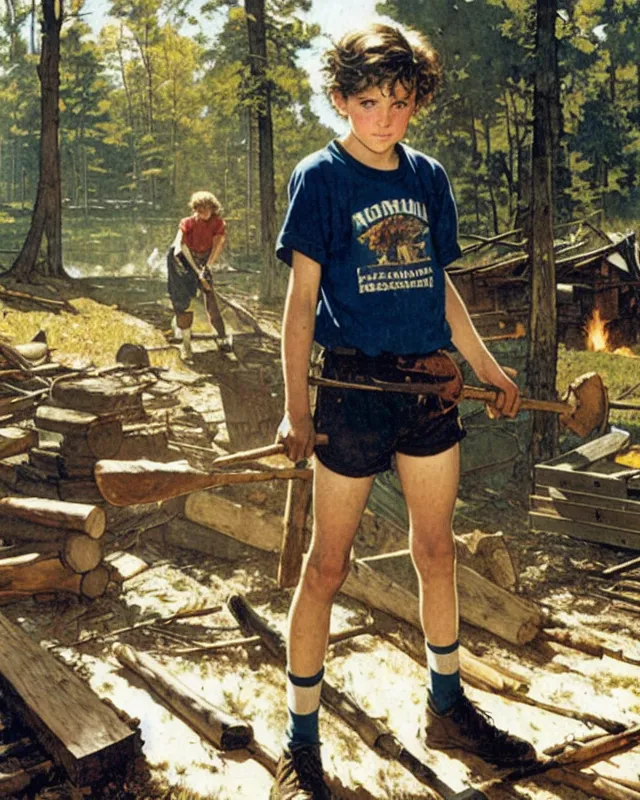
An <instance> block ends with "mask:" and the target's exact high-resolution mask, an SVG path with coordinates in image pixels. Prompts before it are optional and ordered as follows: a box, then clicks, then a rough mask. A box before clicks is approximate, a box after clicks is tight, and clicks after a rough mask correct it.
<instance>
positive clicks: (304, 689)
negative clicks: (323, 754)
mask: <svg viewBox="0 0 640 800" xmlns="http://www.w3.org/2000/svg"><path fill="white" fill-rule="evenodd" d="M323 676H324V667H322V669H321V670H320V672H318V673H316V674H315V675H312V676H311V677H309V678H302V677H300V676H299V675H294V674H293V673H291V672H287V701H288V703H287V705H288V708H289V724H288V726H287V730H286V736H287V745H288V746H289V748H291V747H295V746H296V745H301V744H318V743H319V742H320V732H319V730H318V716H319V714H318V712H319V710H320V692H321V684H322V678H323Z"/></svg>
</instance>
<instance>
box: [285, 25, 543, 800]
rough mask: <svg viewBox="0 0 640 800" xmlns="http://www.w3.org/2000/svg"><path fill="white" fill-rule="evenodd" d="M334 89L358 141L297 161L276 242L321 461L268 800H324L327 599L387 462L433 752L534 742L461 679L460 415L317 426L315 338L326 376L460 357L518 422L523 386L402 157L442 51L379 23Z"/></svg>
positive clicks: (449, 212)
mask: <svg viewBox="0 0 640 800" xmlns="http://www.w3.org/2000/svg"><path fill="white" fill-rule="evenodd" d="M325 72H326V76H327V78H328V86H327V89H328V93H329V95H330V97H331V100H332V102H333V104H334V106H335V108H336V109H337V110H338V112H339V113H340V114H341V115H342V116H343V117H345V118H346V119H347V120H348V123H349V133H348V134H347V135H346V136H345V137H344V138H342V139H341V140H339V141H333V142H331V143H330V144H329V145H328V146H327V147H325V148H324V149H323V150H321V151H319V152H317V153H313V154H312V155H310V156H308V157H307V158H305V159H304V160H303V161H302V162H301V163H300V164H299V165H298V166H297V167H296V169H295V171H294V173H293V176H292V178H291V181H290V185H289V200H290V203H289V209H288V212H287V216H286V219H285V221H284V224H283V227H282V230H281V232H280V237H279V240H278V245H277V252H278V256H279V257H280V258H281V259H282V260H284V261H285V262H286V263H287V264H289V265H290V266H291V267H292V270H291V275H290V281H289V289H288V293H287V300H286V306H285V313H284V322H283V362H284V379H285V415H284V418H283V420H282V423H281V425H280V428H279V432H278V436H279V439H280V440H281V441H283V442H284V443H285V445H286V448H287V452H288V455H289V457H290V458H291V459H292V460H294V461H297V460H298V459H301V458H303V457H308V456H310V455H311V454H312V452H313V450H314V437H315V433H316V432H318V433H326V434H328V436H329V444H328V446H326V447H319V448H318V449H317V451H316V466H315V470H314V532H313V537H312V541H311V546H310V549H309V553H308V555H307V558H306V560H305V564H304V569H303V574H302V576H301V579H300V582H299V584H298V587H297V589H296V592H295V594H294V598H293V602H292V605H291V611H290V616H289V631H288V665H287V699H288V707H289V726H288V729H287V742H286V746H285V749H284V752H283V755H282V757H281V759H280V762H279V765H278V771H277V775H276V781H275V784H274V787H273V790H272V793H271V798H272V800H293V799H294V798H296V800H303V799H304V798H307V799H309V800H311V799H313V800H324V799H325V798H329V797H330V793H329V790H328V788H327V785H326V783H325V781H324V778H323V771H322V763H321V759H320V746H319V736H318V708H319V704H320V692H321V681H322V677H323V672H324V667H323V662H324V658H325V651H326V647H327V639H328V634H329V619H330V614H331V606H332V603H333V599H334V597H335V595H336V593H337V592H338V590H339V589H340V586H341V585H342V583H343V581H344V580H345V578H346V576H347V572H348V570H349V554H350V551H351V544H352V541H353V538H354V535H355V533H356V529H357V527H358V524H359V521H360V517H361V515H362V512H363V510H364V508H365V505H366V503H367V498H368V496H369V491H370V489H371V485H372V483H373V479H374V476H375V474H376V473H378V472H381V471H383V470H386V469H389V467H390V466H391V463H392V458H394V459H395V466H396V469H397V471H398V475H399V477H400V481H401V484H402V489H403V493H404V496H405V499H406V502H407V507H408V510H409V520H410V531H409V542H410V547H411V554H412V558H413V563H414V565H415V568H416V571H417V573H418V577H419V580H420V612H421V619H422V625H423V628H424V633H425V637H426V649H427V658H428V666H429V690H428V695H427V700H426V704H425V705H426V726H425V735H426V743H427V745H428V746H429V747H432V748H436V749H447V748H457V747H459V748H463V749H465V750H468V751H470V752H473V753H476V754H478V755H480V756H481V757H482V758H484V759H486V760H488V761H492V762H494V763H496V764H500V765H509V764H513V763H516V762H520V761H523V760H528V759H530V758H532V757H534V755H535V751H534V750H533V748H532V746H531V745H530V744H529V743H527V742H525V741H523V740H522V739H519V738H517V737H515V736H511V735H509V734H508V733H506V732H505V731H501V730H499V729H498V728H496V727H495V726H494V724H493V723H492V721H491V720H490V718H489V717H487V716H486V715H485V714H484V713H483V712H482V711H479V710H478V709H477V708H476V707H475V706H474V705H473V704H472V703H471V701H470V700H468V698H467V697H466V696H465V694H464V692H463V690H462V688H461V685H460V672H459V665H458V603H457V594H456V585H455V547H454V540H453V534H452V530H451V521H452V516H453V510H454V505H455V499H456V493H457V487H458V477H459V442H460V440H461V439H462V438H463V436H464V431H463V430H462V426H461V424H460V422H459V419H458V414H457V410H456V409H455V408H454V409H453V410H450V411H448V413H444V414H440V415H437V414H436V415H434V414H433V413H432V412H433V408H432V407H431V404H430V402H429V401H428V400H425V399H424V398H421V397H419V396H416V395H411V394H396V393H388V394H385V393H375V392H366V391H359V390H357V389H356V390H354V389H336V388H321V389H320V390H319V392H318V398H317V404H316V410H315V418H312V416H311V410H310V405H309V391H308V377H307V375H308V366H309V358H310V353H311V347H312V342H313V339H314V338H315V340H316V341H317V342H318V343H319V344H320V345H321V346H322V347H324V368H323V374H324V376H325V377H328V378H333V379H338V380H340V381H344V382H353V381H363V380H364V381H366V380H369V381H370V380H371V379H372V378H376V377H382V378H383V379H386V380H389V374H390V371H391V373H393V372H394V370H395V373H396V375H397V376H398V377H397V380H400V381H402V380H404V375H406V372H405V370H406V368H407V365H411V364H413V363H415V362H416V356H418V355H420V356H424V355H427V354H431V353H433V352H434V351H438V350H439V349H441V348H445V349H446V348H450V347H451V345H452V344H453V345H454V346H455V347H456V348H457V349H458V350H459V351H460V353H461V354H462V355H463V357H464V358H465V359H466V360H467V361H468V362H469V364H470V365H471V367H472V368H473V370H474V372H475V374H476V375H477V377H478V378H479V380H480V381H481V382H482V383H486V384H491V385H492V386H495V387H496V388H497V389H498V391H499V396H498V401H497V403H496V409H497V411H498V413H502V414H505V415H507V416H514V415H515V414H516V413H517V411H518V407H519V404H520V396H519V392H518V388H517V387H516V385H515V384H514V383H513V381H511V380H510V379H509V378H508V377H507V375H506V374H505V373H504V372H503V370H502V369H501V368H500V366H499V365H498V364H497V362H496V361H495V359H494V358H493V356H492V355H491V354H490V353H489V351H488V350H487V349H486V347H485V346H484V344H483V342H482V340H481V339H480V337H479V336H478V334H477V332H476V330H475V328H474V327H473V325H472V323H471V320H470V318H469V315H468V313H467V311H466V308H465V306H464V304H463V303H462V300H461V298H460V296H459V295H458V293H457V291H456V290H455V288H454V286H453V284H452V283H451V281H450V279H449V278H448V276H447V275H446V274H445V272H444V268H445V267H446V266H447V265H448V264H450V263H451V262H452V261H454V260H455V259H457V258H458V257H459V256H460V252H461V251H460V248H459V246H458V242H457V218H456V209H455V204H454V200H453V196H452V194H451V189H450V185H449V181H448V179H447V176H446V174H445V172H444V170H443V168H442V167H441V166H440V164H438V162H436V161H435V160H434V159H432V158H429V157H428V156H425V155H423V154H422V153H419V152H417V151H416V150H413V149H411V148H410V147H407V146H406V145H403V144H401V140H402V138H403V137H404V135H405V131H406V129H407V125H408V123H409V120H410V119H411V117H412V116H413V115H414V113H415V112H416V111H417V110H418V109H420V108H422V107H424V106H425V105H427V104H428V103H429V102H430V101H431V99H432V97H433V94H434V91H435V89H436V86H437V84H438V82H439V79H440V67H439V61H438V56H437V54H436V53H435V52H434V51H433V49H432V48H431V47H430V46H429V44H428V43H427V42H426V41H425V40H424V39H423V38H421V37H420V36H418V35H417V34H410V38H409V37H408V36H405V35H404V34H403V33H402V32H401V31H400V30H398V29H396V28H393V27H389V26H386V25H374V26H371V27H369V28H367V29H365V30H362V31H358V32H355V33H352V34H349V35H347V36H345V37H344V38H343V39H342V40H341V41H340V42H339V43H338V44H337V45H336V46H335V47H334V48H333V49H332V50H330V51H329V53H328V54H327V57H326V66H325Z"/></svg>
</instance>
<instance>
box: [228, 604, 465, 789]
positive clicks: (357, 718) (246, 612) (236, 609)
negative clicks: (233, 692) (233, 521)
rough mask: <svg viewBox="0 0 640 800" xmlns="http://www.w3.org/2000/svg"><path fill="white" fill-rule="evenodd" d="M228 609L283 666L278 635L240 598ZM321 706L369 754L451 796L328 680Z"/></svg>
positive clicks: (430, 772)
mask: <svg viewBox="0 0 640 800" xmlns="http://www.w3.org/2000/svg"><path fill="white" fill-rule="evenodd" d="M228 605H229V609H230V611H231V613H232V614H233V615H234V617H235V618H236V619H237V620H238V622H239V623H240V627H241V628H242V631H243V633H244V634H245V635H247V636H249V635H253V634H256V635H258V636H260V637H261V638H262V641H263V642H264V646H265V647H266V649H267V650H268V651H269V652H270V653H271V655H272V656H273V657H274V658H275V659H276V660H277V661H278V662H279V663H280V664H282V665H285V664H286V661H287V655H286V653H287V651H286V645H285V642H284V639H283V638H282V636H281V635H280V633H278V631H276V630H274V629H273V628H271V627H270V626H269V625H268V623H267V622H266V621H265V620H264V619H263V618H262V617H260V616H259V615H258V614H257V613H256V611H255V610H254V609H253V608H252V607H251V606H250V605H249V603H248V602H247V601H246V600H245V598H244V597H241V596H240V595H234V596H232V597H231V598H230V599H229V603H228ZM321 702H322V703H324V704H325V705H326V706H327V707H328V708H330V709H331V711H333V713H334V714H336V715H337V716H339V717H340V718H341V719H342V720H344V722H346V723H347V725H349V727H350V728H352V729H353V730H354V731H355V732H356V733H357V734H358V735H359V736H360V738H361V739H362V740H363V742H365V744H367V745H368V746H369V747H370V748H371V749H372V750H374V751H375V752H376V753H378V755H380V756H382V757H383V758H388V759H393V760H395V761H397V762H398V763H399V764H401V765H402V766H403V767H404V768H405V769H407V770H408V771H409V772H411V774H412V775H413V776H414V777H415V778H416V779H417V780H419V781H420V782H421V783H423V784H424V785H425V786H428V787H429V788H431V789H435V790H436V791H437V792H439V793H440V794H441V795H442V796H443V797H447V796H449V795H450V794H451V791H450V789H449V787H448V786H446V784H444V783H443V782H442V781H441V780H440V779H439V778H438V776H437V775H436V774H435V772H434V771H433V770H432V769H431V768H430V767H429V766H427V765H426V764H424V763H422V762H421V761H420V760H419V759H418V758H416V756H414V755H413V753H411V752H409V751H408V750H407V749H406V748H405V747H404V746H403V745H402V743H401V742H400V741H398V739H397V738H396V737H395V735H394V734H393V733H392V732H391V731H390V730H389V729H388V728H387V727H386V725H384V723H383V722H381V721H380V720H379V719H374V718H373V717H370V716H369V715H368V714H367V713H366V712H365V711H364V709H362V708H360V706H358V705H357V703H355V701H354V700H353V699H352V698H351V697H350V696H349V695H347V694H345V693H344V692H341V691H339V690H338V689H336V688H335V687H334V686H333V685H332V684H331V683H330V682H329V681H328V680H326V679H325V680H324V681H323V684H322V696H321Z"/></svg>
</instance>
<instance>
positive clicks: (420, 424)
mask: <svg viewBox="0 0 640 800" xmlns="http://www.w3.org/2000/svg"><path fill="white" fill-rule="evenodd" d="M395 362H396V356H394V355H388V356H387V355H383V356H376V357H369V356H365V355H364V354H361V353H357V354H355V355H344V354H341V353H336V352H335V351H325V354H324V366H323V370H322V375H323V377H325V378H331V379H333V380H340V381H348V382H350V383H354V382H360V383H361V382H363V377H364V378H365V379H366V378H378V379H380V380H385V381H393V382H396V383H402V382H404V379H405V374H406V373H401V372H399V371H396V367H395ZM314 421H315V429H316V432H317V433H326V434H327V435H328V437H329V444H328V445H325V446H322V447H317V448H316V451H315V454H316V457H317V458H318V460H319V461H321V462H322V463H323V464H324V465H325V467H328V468H329V469H330V470H332V471H333V472H337V473H339V474H340V475H347V476H348V477H351V478H364V477H366V476H368V475H375V474H376V473H378V472H384V471H385V470H388V469H389V468H390V467H391V460H392V457H393V455H394V453H404V454H406V455H410V456H433V455H436V454H437V453H442V452H444V451H445V450H448V449H449V448H450V447H453V445H455V444H456V443H457V442H459V441H460V440H461V439H463V438H464V436H465V435H466V434H465V431H464V429H463V427H462V422H461V421H460V417H459V415H458V409H457V407H455V406H454V407H453V408H451V409H450V410H449V411H447V412H446V413H440V409H439V407H438V401H437V399H435V398H433V397H430V396H424V395H415V394H400V393H395V392H370V391H366V390H360V389H335V388H329V387H320V388H319V389H318V395H317V402H316V411H315V416H314Z"/></svg>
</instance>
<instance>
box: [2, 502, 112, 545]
mask: <svg viewBox="0 0 640 800" xmlns="http://www.w3.org/2000/svg"><path fill="white" fill-rule="evenodd" d="M4 520H8V521H10V522H8V523H7V528H8V530H7V533H6V535H7V537H9V530H10V532H11V538H12V539H22V540H25V541H39V540H46V539H48V538H49V537H50V536H51V535H54V534H55V529H59V528H65V529H71V530H75V531H80V532H81V533H86V534H87V536H90V537H91V538H92V539H99V538H100V537H101V536H102V535H103V534H104V532H105V528H106V515H105V512H104V509H102V508H100V506H95V505H90V504H87V503H68V502H64V501H61V500H57V501H56V500H48V499H46V498H41V497H2V498H0V531H2V530H3V521H4ZM23 522H24V523H26V524H24V525H22V523H23ZM52 529H53V530H52Z"/></svg>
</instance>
